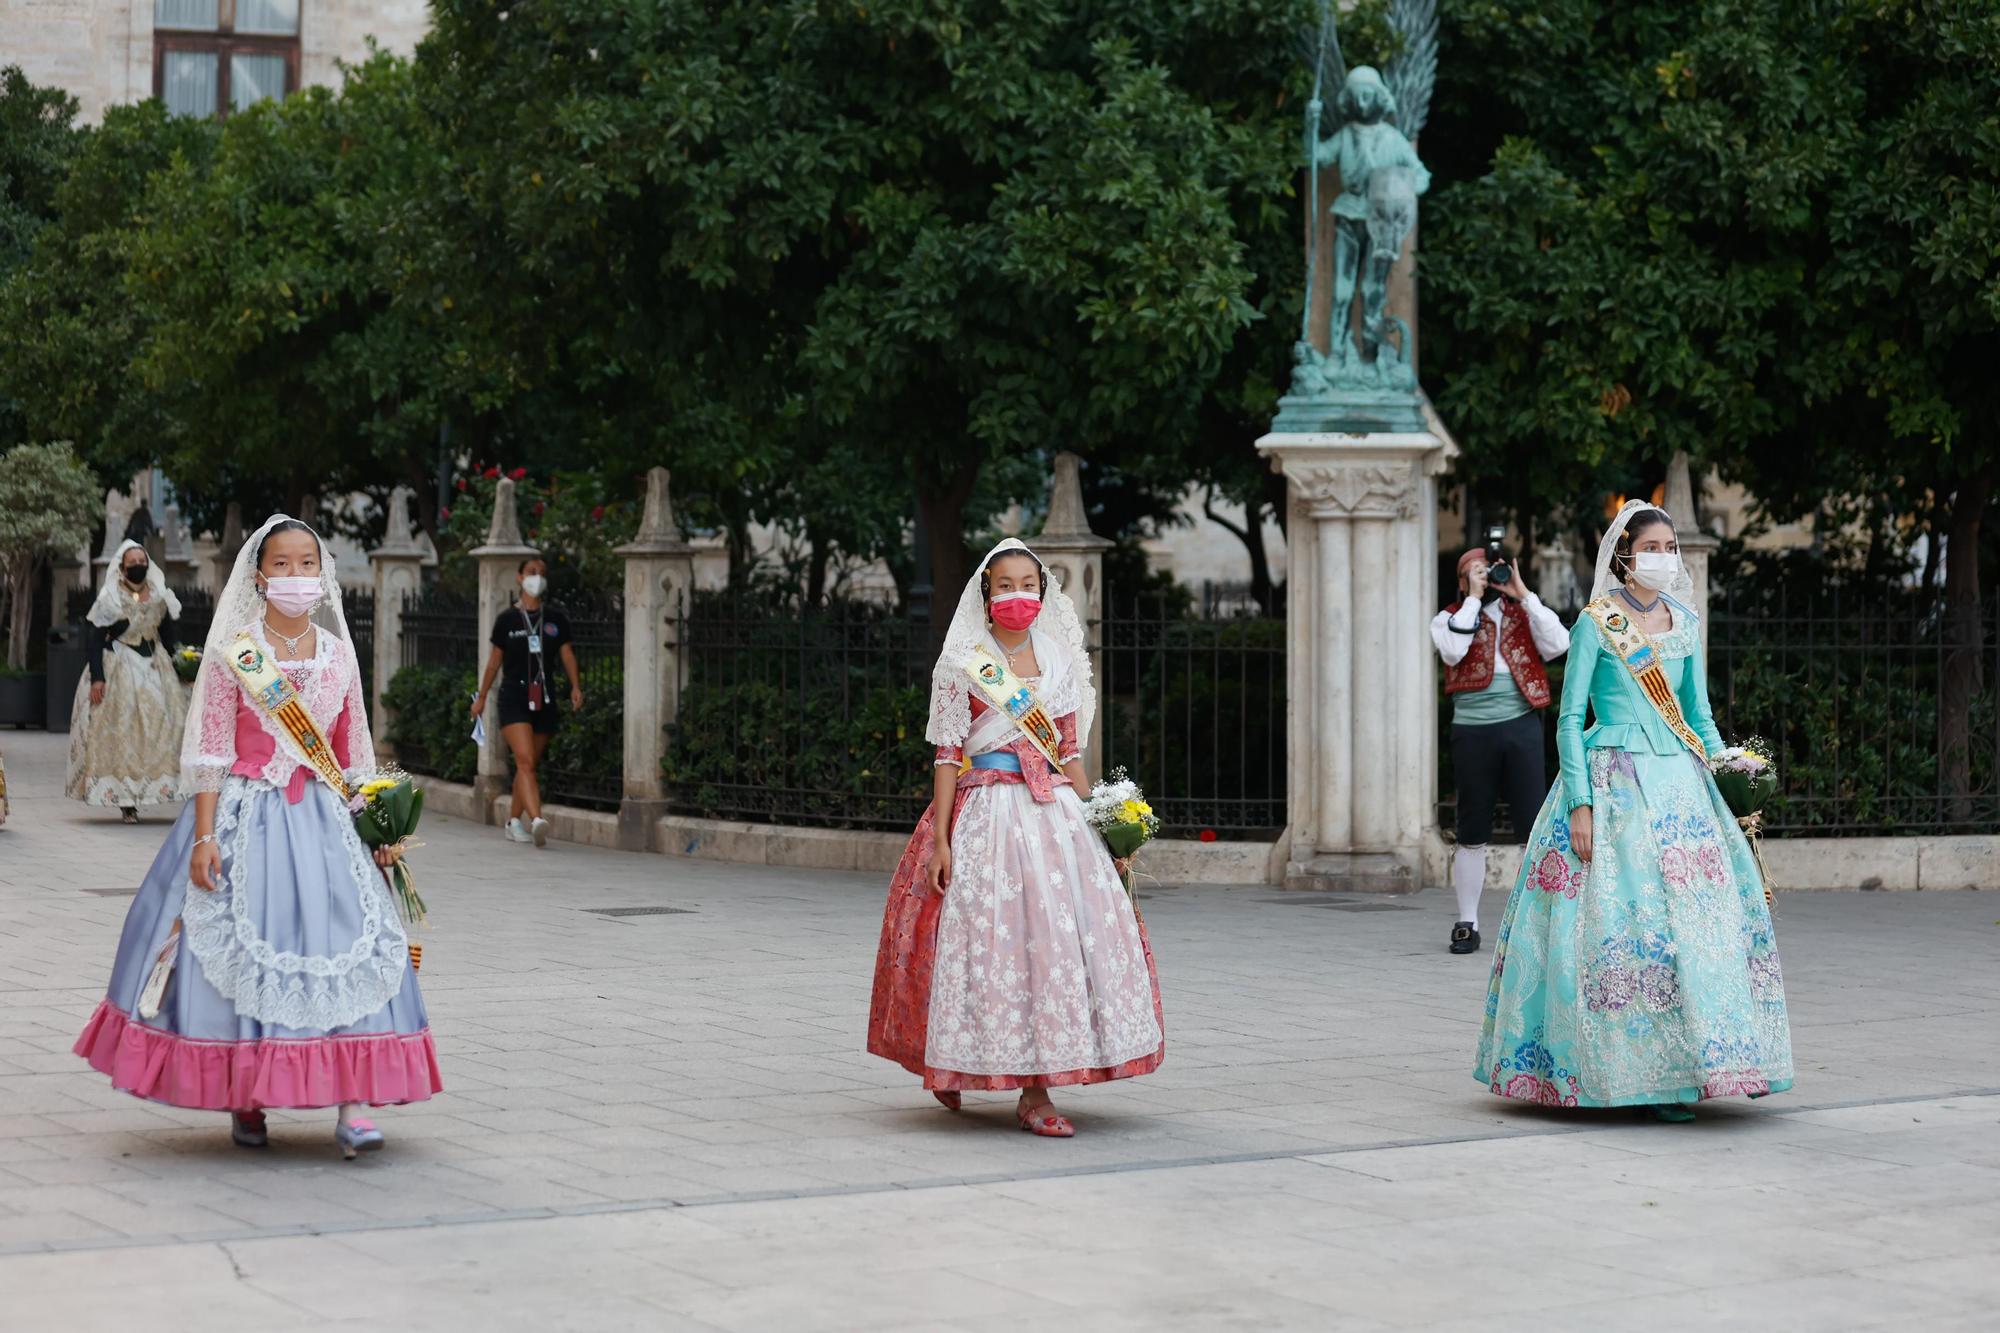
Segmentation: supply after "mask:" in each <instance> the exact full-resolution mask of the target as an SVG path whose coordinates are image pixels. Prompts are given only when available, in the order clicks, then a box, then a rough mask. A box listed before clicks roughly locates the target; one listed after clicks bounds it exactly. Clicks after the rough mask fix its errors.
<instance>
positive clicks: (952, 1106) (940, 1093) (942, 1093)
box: [931, 1088, 965, 1111]
mask: <svg viewBox="0 0 2000 1333" xmlns="http://www.w3.org/2000/svg"><path fill="white" fill-rule="evenodd" d="M931 1096H933V1097H935V1098H937V1099H938V1105H939V1106H942V1107H943V1108H944V1109H945V1110H947V1111H956V1110H958V1108H959V1107H961V1106H963V1105H965V1099H964V1098H963V1097H961V1096H959V1095H958V1094H957V1093H956V1092H953V1091H950V1090H948V1089H944V1088H932V1089H931Z"/></svg>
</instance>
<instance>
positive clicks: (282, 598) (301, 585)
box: [264, 576, 321, 616]
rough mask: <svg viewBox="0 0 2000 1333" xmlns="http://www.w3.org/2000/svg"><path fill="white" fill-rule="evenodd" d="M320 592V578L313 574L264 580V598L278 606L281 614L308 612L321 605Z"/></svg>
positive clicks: (296, 614) (294, 614)
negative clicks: (312, 575)
mask: <svg viewBox="0 0 2000 1333" xmlns="http://www.w3.org/2000/svg"><path fill="white" fill-rule="evenodd" d="M320 592H321V588H320V586H319V580H318V579H317V578H314V577H311V576H300V577H297V578H282V579H266V580H265V581H264V600H265V601H267V602H269V603H270V604H271V605H272V606H274V607H276V608H277V610H278V613H279V614H280V615H287V616H302V615H304V614H306V613H307V612H308V611H310V610H312V609H313V608H314V607H315V606H318V605H319V598H320Z"/></svg>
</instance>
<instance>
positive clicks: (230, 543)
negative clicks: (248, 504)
mask: <svg viewBox="0 0 2000 1333" xmlns="http://www.w3.org/2000/svg"><path fill="white" fill-rule="evenodd" d="M242 549H243V506H242V505H241V504H240V503H239V502H237V501H235V500H231V501H230V502H229V507H228V508H227V509H225V510H223V512H222V535H221V536H220V537H218V538H216V545H215V555H214V556H213V557H212V558H213V559H214V561H215V568H214V574H215V595H216V596H217V597H220V596H222V590H223V589H224V588H227V587H228V586H229V576H230V575H231V574H232V573H234V572H235V570H236V553H237V552H238V551H240V550H242Z"/></svg>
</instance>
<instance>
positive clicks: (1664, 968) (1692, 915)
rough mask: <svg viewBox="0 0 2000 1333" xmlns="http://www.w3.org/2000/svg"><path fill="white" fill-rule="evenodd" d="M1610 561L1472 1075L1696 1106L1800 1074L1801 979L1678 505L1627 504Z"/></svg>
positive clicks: (1575, 633)
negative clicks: (1788, 986)
mask: <svg viewBox="0 0 2000 1333" xmlns="http://www.w3.org/2000/svg"><path fill="white" fill-rule="evenodd" d="M1597 571H1598V572H1597V580H1596V584H1595V586H1594V588H1593V594H1592V601H1591V603H1590V605H1589V606H1588V607H1587V608H1586V610H1585V613H1584V614H1583V615H1581V616H1579V617H1578V618H1577V622H1576V626H1575V628H1574V629H1573V630H1572V631H1571V634H1570V648H1569V661H1568V665H1567V666H1566V667H1565V669H1564V678H1563V694H1562V706H1561V711H1560V713H1559V715H1558V717H1557V721H1556V737H1557V749H1558V753H1559V756H1560V758H1561V763H1562V773H1561V777H1560V779H1559V781H1558V782H1557V783H1556V787H1555V790H1553V791H1551V792H1550V793H1549V797H1548V800H1547V801H1546V802H1544V803H1543V806H1542V812H1541V815H1540V817H1539V818H1538V819H1536V821H1535V827H1534V832H1533V834H1532V836H1531V837H1530V838H1529V840H1528V846H1527V848H1526V851H1525V854H1524V856H1523V858H1522V862H1521V875H1520V879H1519V880H1518V881H1517V882H1516V884H1515V885H1514V892H1513V896H1512V897H1511V898H1509V900H1508V902H1507V911H1506V917H1505V919H1504V921H1503V922H1502V924H1501V927H1500V937H1499V943H1498V947H1497V948H1496V949H1495V952H1494V959H1493V975H1492V979H1491V981H1490V982H1489V983H1488V985H1487V993H1486V1024H1485V1028H1484V1030H1483V1032H1482V1033H1481V1036H1480V1042H1479V1063H1478V1065H1477V1067H1475V1069H1474V1070H1473V1076H1474V1077H1475V1078H1477V1079H1479V1081H1480V1082H1482V1083H1484V1084H1486V1085H1487V1086H1488V1087H1489V1088H1490V1089H1491V1090H1492V1091H1493V1092H1495V1093H1498V1094H1499V1095H1500V1096H1502V1097H1508V1098H1513V1099H1515V1100H1518V1101H1527V1102H1535V1103H1539V1104H1541V1105H1545V1106H1643V1107H1648V1108H1650V1109H1651V1110H1652V1112H1653V1114H1654V1115H1655V1116H1657V1117H1658V1118H1660V1119H1662V1120H1689V1119H1692V1118H1693V1115H1694V1113H1693V1112H1692V1111H1691V1110H1690V1109H1688V1108H1689V1107H1690V1106H1691V1105H1692V1104H1693V1103H1695V1102H1698V1101H1701V1100H1703V1099H1705V1098H1709V1097H1727V1096H1733V1095H1736V1094H1742V1095H1745V1096H1750V1097H1761V1096H1764V1095H1765V1094H1767V1093H1772V1092H1782V1091H1784V1090H1785V1089H1786V1088H1789V1087H1790V1086H1791V1085H1792V1041H1791V1027H1790V1023H1789V1021H1788V1020H1787V1018H1786V1015H1785V988H1784V981H1783V978H1782V975H1781V973H1780V971H1779V967H1778V953H1777V948H1776V946H1775V944H1774V942H1773V938H1772V932H1771V914H1770V910H1769V908H1768V907H1767V906H1766V904H1765V900H1764V884H1763V879H1762V877H1761V876H1760V875H1759V873H1758V869H1757V862H1756V860H1755V858H1754V857H1753V856H1752V854H1751V851H1750V845H1749V843H1748V841H1747V840H1746V839H1745V837H1744V834H1743V832H1742V831H1741V829H1739V828H1738V827H1737V823H1736V819H1735V817H1734V816H1733V815H1732V814H1731V813H1730V810H1729V806H1728V804H1727V803H1726V802H1725V801H1724V800H1723V798H1722V795H1721V793H1720V792H1719V791H1718V790H1717V789H1716V785H1715V779H1714V777H1713V776H1712V775H1711V774H1710V771H1709V767H1708V763H1707V761H1706V757H1707V756H1713V755H1720V754H1721V753H1722V751H1723V742H1722V737H1721V736H1720V735H1719V734H1718V733H1717V731H1716V728H1715V717H1714V714H1713V713H1712V712H1711V711H1710V708H1709V700H1708V679H1707V674H1706V671H1705V669H1704V663H1703V661H1702V656H1701V627H1700V624H1699V623H1698V621H1697V619H1696V617H1695V614H1694V612H1692V611H1691V610H1689V609H1688V607H1687V606H1686V605H1685V602H1684V600H1683V599H1684V598H1685V596H1686V594H1687V592H1689V591H1691V589H1690V588H1689V587H1688V585H1687V577H1686V574H1685V572H1684V569H1683V567H1682V565H1681V560H1680V549H1679V545H1678V543H1677V542H1676V540H1675V535H1674V527H1673V522H1672V520H1671V519H1669V518H1668V516H1667V515H1666V513H1665V512H1664V511H1662V510H1660V509H1656V508H1654V507H1653V506H1651V505H1646V504H1642V503H1640V502H1638V501H1634V502H1632V503H1630V504H1627V505H1626V506H1625V507H1624V509H1622V510H1621V511H1620V512H1619V514H1618V517H1617V519H1616V520H1615V521H1614V522H1613V523H1612V526H1611V530H1610V531H1609V532H1607V533H1606V534H1605V538H1604V544H1603V546H1602V547H1601V548H1600V550H1599V553H1598V564H1597ZM1674 591H1679V592H1681V593H1682V597H1681V598H1676V597H1675V596H1672V595H1670V593H1672V592H1674ZM1654 666H1657V668H1658V670H1657V672H1655V671H1653V670H1651V669H1650V668H1652V667H1654ZM1649 681H1650V683H1651V684H1652V686H1653V690H1652V692H1651V693H1650V694H1649V692H1648V690H1647V688H1646V685H1647V683H1648V682H1649ZM1586 712H1589V713H1591V714H1594V715H1595V722H1594V724H1593V725H1591V726H1590V727H1588V728H1586V727H1585V725H1584V722H1585V714H1586Z"/></svg>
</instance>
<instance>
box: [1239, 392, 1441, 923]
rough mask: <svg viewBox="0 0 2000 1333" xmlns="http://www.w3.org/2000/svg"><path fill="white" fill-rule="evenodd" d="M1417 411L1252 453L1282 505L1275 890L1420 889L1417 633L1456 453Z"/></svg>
mask: <svg viewBox="0 0 2000 1333" xmlns="http://www.w3.org/2000/svg"><path fill="white" fill-rule="evenodd" d="M1420 410H1421V413H1422V417H1421V419H1422V424H1423V429H1420V430H1415V431H1411V430H1396V429H1389V430H1361V431H1354V432H1345V431H1332V430H1328V431H1311V430H1283V429H1281V430H1277V431H1274V432H1272V433H1271V434H1269V435H1266V436H1265V437H1264V438H1263V439H1261V440H1259V441H1257V448H1258V450H1259V452H1261V453H1263V454H1265V455H1266V456H1268V457H1269V458H1270V459H1271V460H1272V465H1273V466H1274V467H1275V468H1276V469H1277V470H1278V471H1280V472H1282V473H1283V474H1284V475H1285V478H1286V480H1287V482H1288V483H1289V484H1288V486H1287V490H1288V491H1289V493H1290V501H1289V503H1290V505H1291V516H1290V522H1289V523H1288V524H1287V527H1286V548H1287V550H1286V558H1287V561H1288V573H1287V578H1286V607H1287V615H1286V623H1287V628H1286V650H1287V659H1288V664H1287V672H1288V680H1289V690H1288V711H1289V713H1290V734H1289V739H1288V743H1287V747H1286V748H1287V753H1288V759H1287V771H1288V778H1289V792H1290V798H1289V806H1290V817H1291V826H1290V837H1291V853H1290V856H1289V858H1288V861H1287V865H1286V871H1285V883H1286V885H1287V887H1293V888H1333V889H1380V890H1390V891H1398V892H1400V891H1408V890H1413V889H1417V888H1421V887H1422V886H1423V877H1424V861H1425V854H1426V851H1427V849H1428V842H1429V840H1430V839H1431V838H1432V837H1433V836H1434V834H1435V826H1436V822H1437V815H1436V809H1437V700H1436V697H1435V694H1434V686H1433V683H1432V682H1433V676H1434V674H1435V673H1434V670H1433V667H1432V661H1433V660H1434V659H1433V658H1432V656H1431V651H1432V650H1431V646H1430V641H1429V637H1428V635H1427V634H1426V633H1425V626H1426V624H1427V623H1428V622H1429V620H1430V617H1431V613H1432V607H1433V603H1434V602H1435V601H1436V597H1437V589H1436V587H1435V579H1436V573H1435V568H1436V561H1435V558H1434V554H1435V552H1436V550H1437V476H1438V474H1439V473H1441V472H1442V471H1443V470H1444V469H1445V467H1446V466H1447V465H1448V464H1449V462H1450V461H1451V459H1452V458H1453V457H1455V456H1456V454H1457V452H1458V450H1457V446H1456V445H1455V444H1453V443H1452V441H1451V438H1450V436H1449V435H1448V434H1446V432H1445V430H1444V427H1443V425H1442V424H1441V423H1440V422H1439V421H1438V419H1437V416H1436V414H1435V413H1434V412H1432V411H1431V410H1430V406H1429V404H1428V403H1420ZM1280 421H1281V423H1282V421H1283V417H1282V415H1281V417H1280Z"/></svg>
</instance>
